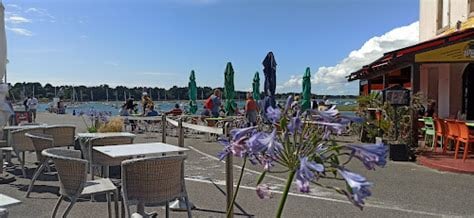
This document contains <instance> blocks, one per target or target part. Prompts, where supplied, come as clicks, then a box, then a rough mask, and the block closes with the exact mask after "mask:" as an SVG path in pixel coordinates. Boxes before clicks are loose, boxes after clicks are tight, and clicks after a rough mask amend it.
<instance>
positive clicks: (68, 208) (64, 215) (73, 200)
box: [63, 198, 77, 218]
mask: <svg viewBox="0 0 474 218" xmlns="http://www.w3.org/2000/svg"><path fill="white" fill-rule="evenodd" d="M76 201H77V198H71V203H69V206H68V207H67V208H66V211H64V213H63V218H66V217H67V215H68V214H69V212H70V211H71V209H72V206H74V204H76Z"/></svg>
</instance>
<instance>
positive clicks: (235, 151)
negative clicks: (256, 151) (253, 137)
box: [217, 137, 248, 160]
mask: <svg viewBox="0 0 474 218" xmlns="http://www.w3.org/2000/svg"><path fill="white" fill-rule="evenodd" d="M247 139H248V138H247V137H242V138H240V139H238V140H237V141H229V140H227V139H223V138H221V139H219V140H218V141H219V143H220V144H221V145H223V146H224V149H223V150H222V151H220V152H219V153H218V154H217V156H218V157H219V160H223V159H224V158H225V157H227V155H229V154H232V155H234V156H237V157H244V156H246V155H247V154H248V147H247V144H246V141H247Z"/></svg>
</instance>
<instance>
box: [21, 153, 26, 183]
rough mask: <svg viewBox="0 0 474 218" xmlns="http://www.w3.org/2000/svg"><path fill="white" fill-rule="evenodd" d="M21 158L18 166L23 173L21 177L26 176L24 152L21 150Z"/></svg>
mask: <svg viewBox="0 0 474 218" xmlns="http://www.w3.org/2000/svg"><path fill="white" fill-rule="evenodd" d="M21 156H22V157H21V160H20V167H21V173H22V174H23V178H26V170H25V152H22V155H21Z"/></svg>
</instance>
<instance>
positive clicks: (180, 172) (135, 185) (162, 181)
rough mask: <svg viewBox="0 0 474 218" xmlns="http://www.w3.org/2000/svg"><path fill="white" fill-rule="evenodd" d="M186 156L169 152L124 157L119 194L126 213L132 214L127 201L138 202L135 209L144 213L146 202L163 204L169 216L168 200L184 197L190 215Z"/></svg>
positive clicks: (141, 213) (143, 214)
mask: <svg viewBox="0 0 474 218" xmlns="http://www.w3.org/2000/svg"><path fill="white" fill-rule="evenodd" d="M185 159H186V157H185V156H170V157H154V158H140V159H132V160H126V161H123V162H122V194H123V199H124V204H125V210H126V212H127V215H128V216H129V217H130V216H131V215H130V205H137V210H138V211H137V212H138V213H139V214H140V215H141V216H147V215H148V214H146V213H145V208H144V207H145V205H160V204H161V205H162V204H165V206H166V217H169V202H170V201H173V200H175V199H177V198H181V197H184V200H185V202H186V207H187V211H188V217H192V215H191V208H190V205H189V201H188V194H187V192H186V186H185V182H184V160H185Z"/></svg>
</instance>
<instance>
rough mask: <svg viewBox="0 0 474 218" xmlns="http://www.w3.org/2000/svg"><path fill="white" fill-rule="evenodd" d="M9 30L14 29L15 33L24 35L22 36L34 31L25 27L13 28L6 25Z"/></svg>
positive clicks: (30, 34)
mask: <svg viewBox="0 0 474 218" xmlns="http://www.w3.org/2000/svg"><path fill="white" fill-rule="evenodd" d="M6 29H7V30H10V31H12V32H13V33H15V34H18V35H22V36H32V35H33V33H32V32H31V31H29V30H27V29H24V28H18V27H13V28H10V27H6Z"/></svg>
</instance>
